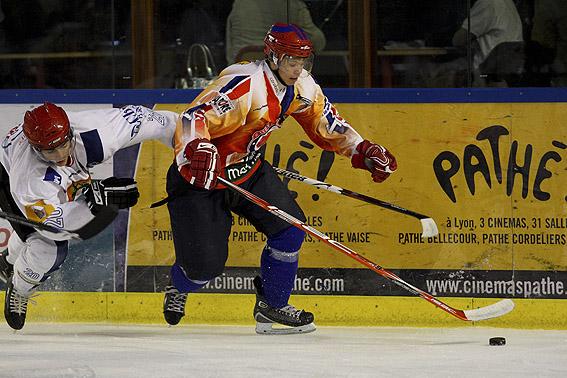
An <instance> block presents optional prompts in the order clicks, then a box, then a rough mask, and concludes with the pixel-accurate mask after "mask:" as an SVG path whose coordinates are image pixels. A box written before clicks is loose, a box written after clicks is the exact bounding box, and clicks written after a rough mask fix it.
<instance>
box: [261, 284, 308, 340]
mask: <svg viewBox="0 0 567 378" xmlns="http://www.w3.org/2000/svg"><path fill="white" fill-rule="evenodd" d="M254 287H255V288H256V305H255V306H254V319H255V320H256V333H259V334H270V335H278V334H279V335H288V334H294V333H309V332H313V331H315V329H316V328H315V324H314V323H313V319H314V318H313V314H312V313H310V312H307V311H304V310H298V309H296V308H295V307H293V306H292V305H289V304H288V305H287V306H284V307H282V308H274V307H272V306H270V305H269V304H268V303H267V302H266V300H265V299H264V292H263V289H262V280H261V278H260V277H256V278H254ZM274 326H275V328H274Z"/></svg>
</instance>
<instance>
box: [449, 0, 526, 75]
mask: <svg viewBox="0 0 567 378" xmlns="http://www.w3.org/2000/svg"><path fill="white" fill-rule="evenodd" d="M468 24H469V22H468V19H465V20H464V21H463V24H462V26H461V28H460V29H459V30H457V32H456V33H455V35H454V36H453V45H454V46H455V47H457V48H461V49H466V47H467V38H468V37H469V36H470V38H471V40H472V45H473V66H474V67H475V68H477V67H479V66H480V65H481V64H482V63H484V61H485V60H486V58H487V57H488V56H489V54H490V53H491V51H492V50H493V49H494V48H495V47H496V46H498V45H499V44H501V43H504V42H522V41H523V36H522V21H521V19H520V15H519V14H518V10H517V9H516V5H514V2H513V1H512V0H477V1H476V2H474V5H473V6H472V7H471V13H470V28H471V30H470V31H469V30H468V27H469V26H468Z"/></svg>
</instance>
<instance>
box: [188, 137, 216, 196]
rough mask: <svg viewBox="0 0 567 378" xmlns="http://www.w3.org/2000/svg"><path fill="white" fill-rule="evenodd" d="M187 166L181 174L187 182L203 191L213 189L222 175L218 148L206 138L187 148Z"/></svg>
mask: <svg viewBox="0 0 567 378" xmlns="http://www.w3.org/2000/svg"><path fill="white" fill-rule="evenodd" d="M184 154H185V159H186V160H187V163H186V164H183V165H181V166H180V167H179V173H181V176H183V178H184V179H185V180H187V182H189V183H190V184H191V185H194V186H196V187H198V188H202V189H207V190H209V189H213V188H214V187H215V186H216V185H217V177H218V175H219V173H220V168H219V165H218V161H219V153H218V151H217V147H216V146H215V145H214V144H212V143H211V142H210V141H209V140H207V139H204V138H199V139H194V140H192V141H191V142H189V143H187V146H185V151H184Z"/></svg>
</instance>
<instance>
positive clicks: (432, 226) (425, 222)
mask: <svg viewBox="0 0 567 378" xmlns="http://www.w3.org/2000/svg"><path fill="white" fill-rule="evenodd" d="M273 168H274V170H275V171H276V173H277V174H279V175H281V176H283V177H287V178H289V179H293V180H297V181H300V182H302V183H305V184H307V185H311V186H314V187H316V188H318V189H325V190H328V191H330V192H333V193H337V194H341V195H343V196H346V197H350V198H354V199H357V200H360V201H363V202H366V203H370V204H372V205H376V206H380V207H382V208H384V209H388V210H392V211H395V212H398V213H400V214H405V215H409V216H411V217H414V218H417V219H419V220H420V222H421V228H422V230H423V231H422V233H421V237H423V238H428V237H432V236H435V235H437V234H438V233H439V230H438V229H437V224H436V223H435V221H434V220H433V219H432V218H431V217H428V216H427V215H423V214H420V213H416V212H415V211H412V210H409V209H404V208H403V207H400V206H398V205H395V204H393V203H389V202H385V201H382V200H379V199H377V198H373V197H369V196H367V195H364V194H361V193H357V192H353V191H352V190H348V189H344V188H341V187H338V186H336V185H331V184H327V183H326V182H323V181H319V180H315V179H312V178H309V177H306V176H302V175H300V174H299V173H295V172H290V171H286V170H285V169H281V168H277V167H273Z"/></svg>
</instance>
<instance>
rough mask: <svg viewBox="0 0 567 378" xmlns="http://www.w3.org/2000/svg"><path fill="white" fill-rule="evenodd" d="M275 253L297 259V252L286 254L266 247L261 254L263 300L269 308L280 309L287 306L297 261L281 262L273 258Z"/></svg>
mask: <svg viewBox="0 0 567 378" xmlns="http://www.w3.org/2000/svg"><path fill="white" fill-rule="evenodd" d="M276 253H277V254H286V255H291V256H290V257H292V258H293V257H295V258H297V257H296V256H297V254H298V253H299V251H297V252H295V253H287V252H281V251H277V250H274V249H272V248H270V247H268V246H266V247H265V248H264V251H263V252H262V259H261V272H262V287H263V290H264V298H265V299H266V301H267V302H268V304H269V305H270V306H272V307H275V308H281V307H284V306H285V305H287V303H288V300H289V297H290V295H291V291H292V290H293V284H294V281H295V275H296V273H297V266H298V261H297V260H295V261H282V260H281V259H279V258H276V257H274V255H275V254H276ZM293 255H296V256H293ZM278 257H281V256H278Z"/></svg>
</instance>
